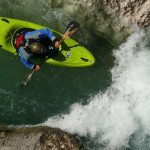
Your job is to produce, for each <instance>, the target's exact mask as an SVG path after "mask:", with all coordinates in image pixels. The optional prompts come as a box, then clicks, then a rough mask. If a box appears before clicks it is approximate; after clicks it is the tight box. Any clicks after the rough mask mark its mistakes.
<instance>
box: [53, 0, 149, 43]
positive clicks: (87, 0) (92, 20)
mask: <svg viewBox="0 0 150 150" xmlns="http://www.w3.org/2000/svg"><path fill="white" fill-rule="evenodd" d="M51 2H52V0H51ZM53 3H56V4H57V3H59V0H55V1H53ZM61 9H63V10H64V12H63V13H64V14H65V15H68V18H71V17H72V18H76V19H77V20H78V21H79V22H80V23H81V24H82V25H84V26H85V28H89V30H91V31H92V32H94V33H95V34H97V35H98V36H102V37H104V38H106V39H107V40H109V41H111V42H112V43H114V45H116V44H117V45H118V44H121V43H122V42H123V41H125V40H126V38H127V37H128V36H129V35H130V34H131V33H132V26H133V24H137V25H138V26H139V27H147V26H149V25H150V1H149V0H140V1H137V0H83V1H81V0H80V1H79V0H78V1H76V0H75V1H74V0H64V1H63V5H62V8H61ZM69 15H70V16H69ZM83 28H84V27H83Z"/></svg>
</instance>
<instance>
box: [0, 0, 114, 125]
mask: <svg viewBox="0 0 150 150" xmlns="http://www.w3.org/2000/svg"><path fill="white" fill-rule="evenodd" d="M30 3H31V5H30V6H29V7H27V6H26V5H25V2H21V1H13V2H12V1H5V0H3V1H1V2H0V14H1V16H4V17H11V18H17V19H22V20H26V21H32V22H35V23H38V24H42V25H45V26H49V27H52V28H53V29H56V30H59V31H61V32H63V30H64V29H65V24H66V22H67V21H68V22H69V21H70V20H67V19H65V21H64V22H63V18H62V19H60V20H59V18H56V20H54V18H53V19H52V20H54V21H53V22H51V23H49V22H48V21H47V20H45V19H43V18H42V17H41V16H42V14H41V12H40V11H41V10H42V7H43V8H45V9H44V10H43V12H45V13H46V11H47V6H46V5H45V3H44V1H42V2H38V3H36V4H35V3H33V1H31V2H30ZM37 4H38V5H39V6H40V8H39V11H38V12H37V13H35V12H36V10H37V9H38V8H37V7H36V5H37ZM34 5H35V7H34V9H33V12H34V13H31V12H32V8H33V6H34ZM25 6H26V7H25ZM58 21H60V24H59V22H58ZM56 22H57V25H56ZM83 31H84V32H83ZM74 39H76V40H78V41H79V42H81V43H82V44H83V45H84V46H85V47H86V48H88V49H89V50H90V52H91V53H92V54H93V55H94V56H95V58H96V64H95V65H94V66H92V67H87V68H63V67H57V66H51V65H47V64H43V66H42V68H41V70H40V71H39V72H37V73H35V74H34V75H33V77H32V80H31V82H30V84H29V85H28V86H27V87H26V88H25V89H23V90H21V88H20V83H21V82H22V80H23V79H24V78H25V77H26V75H28V74H29V73H30V70H29V69H27V68H25V67H24V66H23V65H22V64H21V61H20V59H19V57H18V56H14V55H12V54H10V53H8V52H5V51H4V50H0V57H1V59H0V69H1V71H0V123H1V124H13V125H15V124H25V125H27V124H33V125H34V124H38V123H43V122H44V121H46V120H47V119H48V118H49V117H51V116H54V115H58V114H61V113H67V112H68V111H69V108H70V106H71V105H72V104H74V103H76V102H79V103H82V104H87V103H88V99H89V98H90V97H91V96H93V95H95V94H97V93H98V92H99V91H105V89H106V88H107V87H108V86H109V85H110V83H111V73H110V69H111V68H112V66H113V57H112V55H111V53H112V45H111V44H110V43H109V42H108V41H106V40H105V39H104V38H102V37H98V36H96V35H95V34H94V33H92V31H89V29H88V28H87V29H84V30H83V29H82V31H81V33H79V34H78V35H76V36H75V37H74Z"/></svg>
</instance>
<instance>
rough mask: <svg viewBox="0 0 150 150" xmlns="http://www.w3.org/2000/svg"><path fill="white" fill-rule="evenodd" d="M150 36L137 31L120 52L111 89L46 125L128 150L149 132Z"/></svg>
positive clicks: (115, 147)
mask: <svg viewBox="0 0 150 150" xmlns="http://www.w3.org/2000/svg"><path fill="white" fill-rule="evenodd" d="M148 37H149V33H145V32H144V31H137V32H136V33H134V34H132V35H131V36H130V37H129V38H128V39H127V42H126V43H124V44H122V45H121V46H120V47H119V49H117V50H114V51H113V54H114V56H115V58H116V60H115V66H114V67H113V68H112V70H111V72H112V81H113V82H112V85H111V86H110V87H109V88H108V89H107V90H106V91H105V93H101V92H99V94H98V95H95V97H93V98H91V101H90V102H89V104H88V105H85V106H82V105H80V104H74V105H73V106H71V109H70V113H69V114H64V115H61V116H55V117H53V118H49V119H48V120H47V121H46V122H45V124H46V125H48V126H53V127H59V128H61V129H64V130H67V131H70V132H72V133H78V134H80V135H84V136H86V135H87V134H89V135H90V136H91V137H96V136H98V139H99V142H100V143H105V144H106V147H105V149H117V148H121V147H122V146H126V147H128V142H129V140H130V137H131V135H132V134H134V133H135V132H136V131H137V130H138V129H140V128H143V129H144V130H143V132H142V136H144V135H145V134H149V133H150V132H149V131H150V119H149V114H150V100H149V99H150V78H149V76H150V67H149V65H150V62H149V60H150V47H149V45H148Z"/></svg>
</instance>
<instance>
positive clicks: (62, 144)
mask: <svg viewBox="0 0 150 150" xmlns="http://www.w3.org/2000/svg"><path fill="white" fill-rule="evenodd" d="M81 149H83V147H82V145H81V144H80V142H79V140H78V139H77V138H76V137H75V136H74V135H71V134H70V133H67V132H65V131H62V130H60V129H58V128H50V127H47V126H39V127H8V126H0V150H81Z"/></svg>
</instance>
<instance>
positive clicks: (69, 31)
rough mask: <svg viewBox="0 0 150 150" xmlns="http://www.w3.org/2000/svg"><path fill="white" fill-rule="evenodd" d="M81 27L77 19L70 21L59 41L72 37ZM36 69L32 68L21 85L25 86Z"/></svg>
mask: <svg viewBox="0 0 150 150" xmlns="http://www.w3.org/2000/svg"><path fill="white" fill-rule="evenodd" d="M79 28H80V24H79V23H78V22H77V21H71V22H69V24H68V25H67V27H66V30H65V33H64V34H63V36H62V38H61V40H60V41H59V43H61V42H62V41H64V40H65V39H68V38H70V37H71V36H72V35H74V34H75V33H76V32H77V30H78V29H79ZM35 71H36V70H35V69H34V70H32V71H31V73H30V74H28V76H27V77H26V78H25V80H23V81H22V83H21V87H22V88H24V87H25V86H26V85H27V84H28V83H29V82H30V80H31V78H32V75H33V73H34V72H35Z"/></svg>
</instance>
